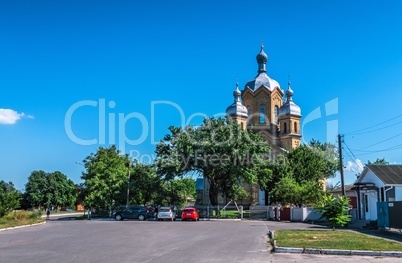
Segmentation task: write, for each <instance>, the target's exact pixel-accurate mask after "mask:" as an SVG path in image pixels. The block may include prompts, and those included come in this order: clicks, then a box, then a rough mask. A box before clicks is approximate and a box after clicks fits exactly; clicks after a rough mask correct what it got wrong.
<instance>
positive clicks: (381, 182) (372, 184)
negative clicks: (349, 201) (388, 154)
mask: <svg viewBox="0 0 402 263" xmlns="http://www.w3.org/2000/svg"><path fill="white" fill-rule="evenodd" d="M352 190H356V193H357V204H358V211H359V219H365V220H377V202H392V201H402V165H374V164H369V165H367V166H366V167H365V168H364V170H363V172H362V173H361V175H360V177H359V179H358V180H357V181H356V183H355V184H354V186H353V188H352Z"/></svg>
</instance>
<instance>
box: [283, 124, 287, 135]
mask: <svg viewBox="0 0 402 263" xmlns="http://www.w3.org/2000/svg"><path fill="white" fill-rule="evenodd" d="M286 128H287V127H286V122H284V123H283V133H287V129H286Z"/></svg>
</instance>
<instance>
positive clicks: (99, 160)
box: [81, 145, 129, 213]
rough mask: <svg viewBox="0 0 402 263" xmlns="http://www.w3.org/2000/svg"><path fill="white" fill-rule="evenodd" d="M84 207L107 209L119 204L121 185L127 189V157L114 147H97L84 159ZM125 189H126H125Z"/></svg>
mask: <svg viewBox="0 0 402 263" xmlns="http://www.w3.org/2000/svg"><path fill="white" fill-rule="evenodd" d="M83 162H84V166H85V168H86V171H85V172H83V174H82V177H81V178H82V179H83V180H84V185H83V187H85V191H86V196H85V205H86V206H89V207H95V208H98V209H99V208H101V209H105V208H107V209H109V213H111V210H112V208H113V207H114V206H117V205H119V204H120V199H121V196H122V188H123V185H125V186H126V187H127V183H128V166H127V164H128V163H129V157H128V155H127V154H121V153H120V151H119V150H117V149H116V146H115V145H112V146H110V147H108V148H104V147H99V149H98V150H97V152H96V153H91V154H90V155H89V156H87V157H86V158H85V159H84V161H83ZM126 189H127V188H126Z"/></svg>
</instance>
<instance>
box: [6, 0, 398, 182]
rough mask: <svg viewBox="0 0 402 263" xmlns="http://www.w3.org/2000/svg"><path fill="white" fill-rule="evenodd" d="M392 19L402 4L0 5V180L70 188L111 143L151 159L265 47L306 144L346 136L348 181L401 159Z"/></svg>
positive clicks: (220, 97)
mask: <svg viewBox="0 0 402 263" xmlns="http://www.w3.org/2000/svg"><path fill="white" fill-rule="evenodd" d="M400 10H402V3H401V2H400V1H386V2H384V1H346V0H345V1H343V0H341V1H321V0H316V1H312V0H311V1H296V0H294V1H290V0H285V1H267V0H264V1H262V0H261V1H205V0H204V1H158V0H154V1H18V0H16V1H2V2H0V25H1V27H0V30H1V32H0V40H1V41H0V91H1V93H0V157H1V163H0V179H1V180H5V181H12V182H13V183H14V184H15V186H16V187H17V188H18V189H23V188H24V185H25V183H26V182H27V178H28V176H29V175H30V173H31V172H32V171H34V170H45V171H47V172H53V171H57V170H58V171H61V172H63V173H64V174H66V175H67V176H68V177H69V178H71V179H72V180H73V181H74V182H76V183H79V182H80V176H81V172H82V171H83V167H82V166H80V165H77V164H76V162H81V161H82V160H83V159H84V158H85V157H86V156H88V155H90V154H91V153H94V152H95V151H96V149H98V147H99V146H108V145H110V144H116V145H118V147H119V148H120V149H122V150H123V151H124V152H125V153H128V154H130V153H131V154H132V155H133V157H137V158H139V159H141V160H142V161H144V162H147V161H149V159H152V158H153V155H154V150H155V143H156V142H157V141H158V140H159V139H161V138H162V136H163V135H165V134H166V133H167V132H168V130H167V128H168V127H169V126H170V125H175V126H178V125H181V124H183V123H184V124H195V125H196V124H198V123H200V122H201V120H202V117H201V116H202V115H203V114H205V115H207V116H213V115H216V114H222V113H224V111H225V109H226V107H227V106H229V105H230V104H231V103H232V101H233V97H232V92H233V90H234V88H235V83H236V79H238V82H239V85H240V87H241V88H242V87H243V86H244V84H245V83H246V82H247V81H249V80H251V79H252V78H254V77H255V75H256V73H257V64H256V60H255V56H256V54H257V53H258V52H259V49H260V44H261V39H262V40H263V44H264V46H265V49H264V50H265V52H266V53H267V54H268V64H267V69H268V71H267V73H268V75H269V76H270V77H271V78H273V79H275V80H277V81H278V82H279V83H280V85H281V88H282V89H284V90H286V88H287V81H288V76H289V75H290V79H291V83H292V89H293V90H294V97H293V99H294V101H295V103H297V104H298V105H299V106H300V107H301V109H302V114H303V119H302V121H303V125H304V129H303V139H304V141H306V142H308V141H310V140H311V139H317V140H320V141H322V142H324V141H328V142H332V143H336V135H337V134H338V133H341V134H345V137H344V140H345V143H346V145H347V147H346V149H345V152H344V161H345V166H347V168H346V176H345V181H346V183H351V182H353V180H354V179H355V176H354V174H356V173H357V172H356V169H357V167H358V165H357V164H359V163H363V164H364V163H366V162H367V160H370V161H374V160H376V159H377V158H385V159H386V160H387V161H389V162H391V163H401V162H402V157H401V156H402V132H401V131H402V110H401V106H400V105H401V102H400V98H401V97H402V89H401V86H402V49H401V47H402V31H401V30H400V29H401V28H402V18H401V16H400ZM103 116H104V117H103ZM99 119H101V120H104V121H101V122H99ZM110 131H111V132H110ZM74 136H75V137H74ZM78 139H81V140H85V141H79V140H78ZM90 140H92V141H90ZM128 140H132V141H128ZM84 144H88V145H84ZM337 181H339V179H338V178H335V179H334V183H336V182H337Z"/></svg>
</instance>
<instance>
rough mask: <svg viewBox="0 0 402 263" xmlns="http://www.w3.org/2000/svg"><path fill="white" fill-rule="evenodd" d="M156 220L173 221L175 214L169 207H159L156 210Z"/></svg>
mask: <svg viewBox="0 0 402 263" xmlns="http://www.w3.org/2000/svg"><path fill="white" fill-rule="evenodd" d="M157 218H158V221H163V220H169V221H174V220H175V219H176V217H175V214H174V212H173V210H172V208H170V207H161V208H159V210H158V216H157Z"/></svg>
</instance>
